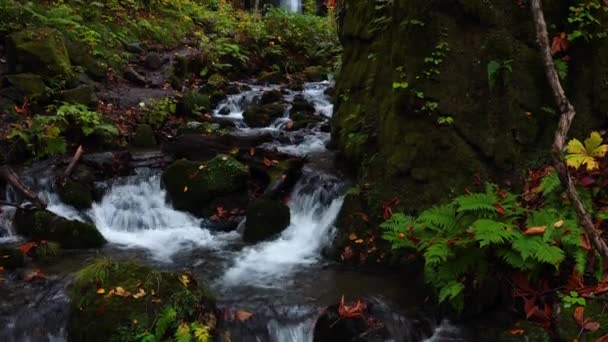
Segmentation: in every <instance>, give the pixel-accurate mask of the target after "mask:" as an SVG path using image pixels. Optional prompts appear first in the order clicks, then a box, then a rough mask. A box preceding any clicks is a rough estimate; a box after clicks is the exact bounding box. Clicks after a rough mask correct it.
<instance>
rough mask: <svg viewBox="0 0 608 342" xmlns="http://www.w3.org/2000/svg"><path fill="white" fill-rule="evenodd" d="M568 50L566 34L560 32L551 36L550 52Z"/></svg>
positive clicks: (553, 53)
mask: <svg viewBox="0 0 608 342" xmlns="http://www.w3.org/2000/svg"><path fill="white" fill-rule="evenodd" d="M567 50H568V34H567V33H565V32H561V33H559V34H557V35H555V37H553V42H552V43H551V54H552V55H555V54H556V53H558V52H566V51H567Z"/></svg>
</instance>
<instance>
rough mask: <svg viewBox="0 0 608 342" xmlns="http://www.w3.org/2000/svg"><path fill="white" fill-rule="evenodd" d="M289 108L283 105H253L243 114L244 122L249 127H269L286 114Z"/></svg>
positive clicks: (276, 103)
mask: <svg viewBox="0 0 608 342" xmlns="http://www.w3.org/2000/svg"><path fill="white" fill-rule="evenodd" d="M286 109H287V106H286V105H285V104H283V103H278V102H275V103H269V104H266V105H251V106H249V108H247V109H246V110H245V112H244V113H243V120H244V121H245V123H246V124H247V125H248V126H249V127H267V126H270V124H272V123H273V122H274V121H275V120H276V119H278V118H280V117H282V116H283V115H284V114H285V110H286Z"/></svg>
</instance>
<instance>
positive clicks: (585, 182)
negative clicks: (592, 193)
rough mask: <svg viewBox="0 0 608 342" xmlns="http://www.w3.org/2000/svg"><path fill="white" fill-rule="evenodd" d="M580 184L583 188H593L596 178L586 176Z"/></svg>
mask: <svg viewBox="0 0 608 342" xmlns="http://www.w3.org/2000/svg"><path fill="white" fill-rule="evenodd" d="M579 183H580V184H581V186H582V187H585V188H588V187H590V186H592V185H593V184H595V178H593V177H591V176H585V177H583V178H581V179H580V180H579Z"/></svg>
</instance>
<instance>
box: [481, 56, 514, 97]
mask: <svg viewBox="0 0 608 342" xmlns="http://www.w3.org/2000/svg"><path fill="white" fill-rule="evenodd" d="M512 63H513V60H512V59H507V60H502V61H490V62H489V63H488V67H487V70H488V84H489V86H490V90H492V89H494V88H495V87H496V85H497V84H498V83H500V84H502V85H503V86H506V85H508V84H509V82H510V80H511V73H512V72H513V66H512Z"/></svg>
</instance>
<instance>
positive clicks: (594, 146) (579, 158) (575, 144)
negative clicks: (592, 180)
mask: <svg viewBox="0 0 608 342" xmlns="http://www.w3.org/2000/svg"><path fill="white" fill-rule="evenodd" d="M602 142H603V139H602V136H601V135H600V134H599V133H598V132H592V133H591V135H590V136H589V138H587V139H586V140H585V144H584V145H583V144H582V143H581V142H580V141H579V140H578V139H572V140H570V142H568V146H567V152H568V153H567V154H566V163H567V164H568V166H570V167H573V168H574V169H577V170H578V169H579V168H580V167H581V166H582V165H583V164H585V165H587V171H593V170H597V169H598V168H599V164H598V162H597V158H603V157H604V156H605V155H606V153H607V152H608V145H606V144H602Z"/></svg>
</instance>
